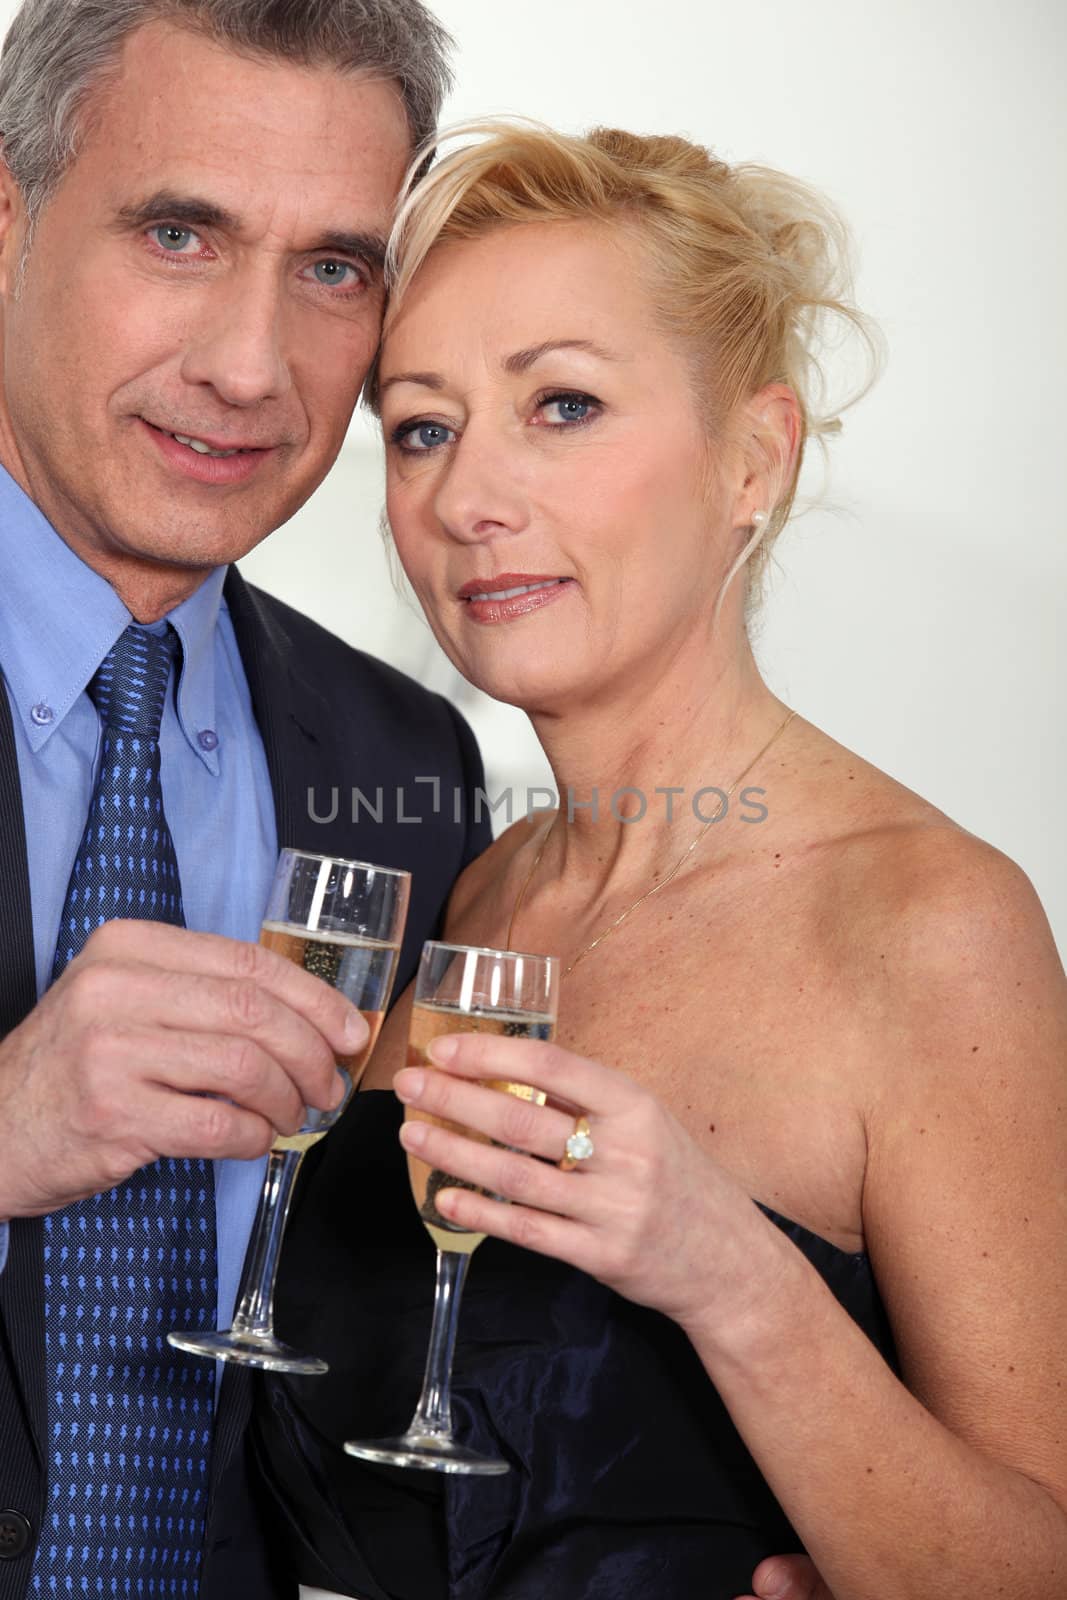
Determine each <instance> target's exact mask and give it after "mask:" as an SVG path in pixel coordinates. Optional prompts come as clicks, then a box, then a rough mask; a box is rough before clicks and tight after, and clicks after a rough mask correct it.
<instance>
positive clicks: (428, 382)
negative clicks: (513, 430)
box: [378, 339, 624, 395]
mask: <svg viewBox="0 0 1067 1600" xmlns="http://www.w3.org/2000/svg"><path fill="white" fill-rule="evenodd" d="M553 350H581V351H582V352H583V353H584V354H585V355H590V356H596V357H597V358H598V359H599V360H601V361H622V360H623V359H624V358H623V357H622V356H619V355H616V354H615V353H614V352H613V351H611V350H608V349H606V348H605V347H604V346H603V345H602V344H597V343H596V342H595V340H593V339H545V340H544V342H543V343H542V344H534V345H531V346H530V347H529V349H527V350H516V351H515V352H514V354H512V355H510V356H505V357H504V360H503V361H502V362H501V366H502V367H503V369H504V371H505V372H507V373H509V374H510V375H511V376H512V377H518V376H519V375H521V374H522V373H524V372H528V371H529V370H530V368H531V367H532V366H533V365H534V364H535V363H536V362H538V361H540V359H541V357H542V356H547V355H551V353H552V351H553ZM396 383H414V384H417V385H418V386H419V388H420V389H435V390H437V389H443V388H444V387H445V380H444V378H442V376H441V374H440V373H439V372H394V373H392V375H391V376H390V377H388V378H383V379H382V381H381V383H380V384H379V385H378V393H379V394H380V395H381V394H384V393H385V391H386V390H387V389H391V388H392V387H393V385H394V384H396Z"/></svg>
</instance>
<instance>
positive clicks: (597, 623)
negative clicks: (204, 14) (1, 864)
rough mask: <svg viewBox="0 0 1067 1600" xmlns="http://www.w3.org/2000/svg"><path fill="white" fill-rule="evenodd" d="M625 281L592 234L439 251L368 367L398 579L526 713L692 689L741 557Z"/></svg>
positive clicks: (674, 361) (719, 475)
mask: <svg viewBox="0 0 1067 1600" xmlns="http://www.w3.org/2000/svg"><path fill="white" fill-rule="evenodd" d="M634 262H635V241H634V239H633V237H632V236H631V235H630V234H629V233H628V232H626V231H623V230H614V229H611V228H607V227H603V226H600V225H596V224H584V223H583V224H570V223H528V224H520V225H517V226H510V227H507V228H501V229H499V230H497V231H495V232H493V233H490V234H488V235H486V236H485V237H483V238H480V239H476V240H472V241H464V242H456V243H449V244H447V245H443V246H440V247H438V249H437V250H435V251H434V252H432V254H431V255H430V256H429V257H428V258H427V261H426V263H425V265H424V266H423V267H422V269H421V270H420V272H419V273H418V275H417V277H416V278H415V280H414V282H413V284H412V286H411V288H410V290H409V291H408V293H407V295H406V297H405V299H404V301H403V304H402V307H401V310H400V312H399V315H398V316H397V318H396V321H395V323H394V324H393V326H392V328H391V330H390V332H389V334H388V337H387V339H386V342H385V346H384V350H383V353H382V361H381V368H380V373H381V385H380V387H381V410H382V425H383V432H384V435H385V441H386V452H387V461H388V509H389V520H390V523H391V525H392V529H393V534H394V537H395V539H396V545H397V550H398V552H399V555H400V559H401V561H402V562H403V564H404V567H405V570H406V571H407V574H408V577H409V579H410V580H411V583H412V585H413V586H414V588H415V591H416V593H417V594H418V597H419V600H420V601H421V603H422V605H423V607H424V609H425V611H426V614H427V617H428V618H429V621H430V625H431V627H432V628H433V630H434V633H435V634H436V636H437V638H438V640H439V641H440V643H441V645H442V646H443V647H444V649H445V650H446V651H447V653H448V655H449V656H450V657H451V659H452V660H453V662H454V663H455V664H456V666H457V667H458V668H459V670H460V671H461V672H462V673H463V674H464V676H465V677H467V678H468V679H470V681H471V682H473V683H475V684H477V685H478V686H479V687H480V688H482V689H485V690H486V691H487V692H488V693H489V694H491V695H494V696H495V697H497V698H498V699H501V700H507V701H510V702H512V703H513V704H516V705H521V706H523V707H524V708H525V709H526V710H528V711H531V712H536V711H538V710H544V711H547V712H552V711H554V710H557V709H560V708H561V707H562V706H563V705H564V704H566V703H573V700H574V697H575V696H579V697H581V698H583V699H586V700H589V699H592V698H596V697H597V696H598V695H600V694H607V693H609V692H610V691H611V689H612V688H616V689H618V688H621V687H623V686H629V687H632V688H633V689H634V691H635V692H636V693H638V694H639V692H640V689H641V686H642V684H643V683H645V682H646V681H651V682H653V683H655V682H657V681H659V680H661V679H662V678H663V676H664V675H665V673H667V672H668V671H670V669H671V667H672V666H679V667H680V668H681V669H682V671H683V672H684V664H685V659H686V653H687V652H692V651H693V650H694V649H696V650H700V649H702V648H703V647H704V646H705V645H706V642H707V638H708V634H709V630H710V622H711V616H712V611H713V608H714V602H715V597H716V594H717V591H718V588H719V585H720V583H721V581H722V577H723V574H724V571H725V568H726V566H727V565H728V558H727V552H728V550H729V551H731V552H732V550H733V548H734V545H735V543H736V540H735V539H734V538H733V537H732V534H733V530H734V521H735V517H734V512H735V510H736V509H738V508H737V507H735V504H734V502H735V500H736V499H737V498H738V496H737V489H738V488H739V483H740V479H739V478H738V474H737V473H736V472H733V473H731V471H730V470H729V467H728V463H726V462H725V461H715V460H714V459H713V460H712V462H711V468H712V470H711V471H710V472H709V454H708V439H707V434H706V429H705V426H704V424H703V422H702V420H701V417H700V415H699V413H698V410H697V406H696V402H695V399H694V395H693V390H692V382H691V377H690V374H689V371H688V369H687V367H686V364H685V362H684V360H683V358H682V356H681V355H680V354H679V353H678V352H677V351H676V350H675V348H674V347H673V345H672V344H670V343H669V342H668V341H667V340H666V339H665V338H664V336H663V335H662V334H661V333H660V332H659V331H658V330H657V328H656V326H655V315H654V312H655V307H654V305H653V303H652V301H651V299H650V297H649V292H648V290H647V288H646V287H645V286H644V283H645V280H644V278H643V276H642V275H641V274H640V273H639V272H638V271H636V270H635V264H634ZM514 591H519V592H518V593H515V592H514ZM694 659H695V657H694ZM613 698H614V696H613Z"/></svg>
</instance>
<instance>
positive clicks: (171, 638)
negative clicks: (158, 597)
mask: <svg viewBox="0 0 1067 1600" xmlns="http://www.w3.org/2000/svg"><path fill="white" fill-rule="evenodd" d="M177 650H178V636H177V634H176V633H175V632H174V629H173V628H172V627H170V626H168V628H167V631H166V633H149V632H148V631H147V629H145V628H139V627H138V626H137V624H136V623H135V622H131V624H130V626H129V627H128V628H127V629H126V632H125V633H124V634H122V635H121V636H120V638H119V639H118V640H117V641H116V642H115V644H114V646H113V648H112V649H111V650H109V651H108V653H107V655H106V656H105V657H104V659H103V661H102V662H101V663H100V666H99V667H98V668H97V671H96V674H95V676H94V678H93V680H92V682H91V683H90V685H89V697H90V699H91V700H92V702H93V704H94V705H95V706H96V709H97V710H98V711H99V713H100V717H101V720H102V721H103V724H104V726H105V727H106V728H114V729H116V730H117V731H118V732H119V733H128V734H130V735H131V736H132V737H133V738H137V739H158V738H159V725H160V722H161V721H162V720H163V706H164V704H165V702H166V698H167V684H168V683H169V681H170V669H171V665H172V664H173V661H174V658H175V655H176V654H177Z"/></svg>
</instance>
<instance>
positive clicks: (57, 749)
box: [0, 467, 277, 1327]
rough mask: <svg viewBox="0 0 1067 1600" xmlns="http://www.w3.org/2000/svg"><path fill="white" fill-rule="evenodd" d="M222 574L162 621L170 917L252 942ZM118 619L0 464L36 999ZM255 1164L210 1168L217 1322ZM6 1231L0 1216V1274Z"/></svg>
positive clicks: (243, 696) (233, 1283)
mask: <svg viewBox="0 0 1067 1600" xmlns="http://www.w3.org/2000/svg"><path fill="white" fill-rule="evenodd" d="M225 576H226V569H225V568H224V567H218V568H216V569H215V571H213V572H212V573H211V574H210V575H209V576H208V577H207V578H206V579H205V580H204V582H203V583H202V584H201V585H200V587H199V589H197V591H196V593H195V594H192V595H190V597H189V598H188V599H187V600H184V601H183V602H182V604H181V605H180V606H177V607H175V609H174V610H173V611H172V612H171V613H170V614H169V616H168V617H167V619H166V620H167V621H169V622H170V623H172V624H173V626H174V628H175V630H176V632H177V634H178V637H179V639H180V640H181V646H182V665H181V677H180V679H179V682H178V690H177V695H176V696H175V695H173V694H168V696H167V704H166V707H165V709H164V712H163V725H162V728H161V731H160V754H161V775H162V784H163V803H164V806H165V807H166V813H167V821H168V823H169V824H170V831H171V834H172V836H173V839H174V847H175V851H176V852H177V857H178V869H179V872H180V874H181V883H182V898H183V901H184V905H185V920H186V925H187V926H188V927H190V928H193V929H196V930H199V931H201V932H210V933H222V934H227V935H229V937H231V938H234V939H249V940H254V939H257V938H258V937H259V925H260V920H261V918H262V915H263V907H264V905H265V904H266V899H267V891H268V889H269V887H270V882H271V878H272V876H273V872H274V863H275V858H276V856H277V837H276V830H275V820H274V802H273V799H272V796H271V787H270V776H269V773H268V771H267V760H266V756H265V754H264V750H263V741H262V739H261V738H260V734H259V729H258V727H257V726H256V721H255V718H254V716H253V714H252V701H251V697H250V695H249V690H248V683H247V681H246V679H245V675H244V669H243V667H242V665H241V658H240V655H239V654H238V651H237V641H236V639H235V637H234V632H233V624H232V622H231V621H230V616H229V612H228V611H227V609H226V605H225V602H224V601H223V599H222V585H223V581H224V579H225ZM131 621H132V617H131V615H130V612H129V611H128V610H127V609H126V607H125V606H124V605H123V603H122V601H121V600H120V599H119V597H118V595H117V594H116V593H115V591H114V589H112V587H111V585H110V584H109V583H107V582H105V580H104V579H103V578H101V577H100V576H99V575H98V574H97V573H95V572H94V571H93V570H92V568H91V567H88V566H86V564H85V563H84V562H83V561H82V560H81V559H80V558H79V557H78V556H76V555H75V554H74V552H73V551H72V550H71V549H69V548H68V546H67V545H65V544H64V543H63V541H62V539H60V538H59V536H58V534H56V532H55V531H54V530H53V528H52V527H51V525H50V524H49V522H48V521H47V520H46V518H45V517H44V516H43V515H42V513H41V512H40V511H39V510H38V508H37V507H36V506H35V505H34V503H33V502H32V501H31V500H30V499H29V498H28V497H27V496H26V495H25V494H24V493H23V492H22V490H21V489H20V488H19V487H18V485H17V484H16V483H15V482H14V480H13V479H12V478H11V477H10V476H9V475H8V473H6V472H5V471H4V470H3V468H2V467H0V669H2V671H3V676H4V680H5V684H6V690H7V695H8V698H9V700H10V703H11V713H12V721H13V723H14V728H15V747H16V750H17V752H18V764H19V778H20V782H21V787H22V806H23V814H24V816H25V819H26V853H27V857H28V863H29V875H30V895H31V900H32V905H33V940H34V952H35V956H36V962H37V992H38V996H40V995H41V994H43V993H44V991H45V989H46V988H47V987H48V983H49V979H50V977H51V972H52V958H53V956H54V954H55V944H56V936H57V933H58V929H59V918H60V913H61V911H62V908H63V901H64V898H65V896H66V892H67V884H68V881H69V879H70V872H71V866H72V864H73V862H74V857H75V855H76V853H77V850H78V846H79V844H80V842H81V837H82V832H83V830H84V827H85V818H86V814H87V812H88V809H89V798H90V796H91V794H92V792H93V786H94V783H95V781H96V769H97V764H98V761H99V755H100V747H101V743H102V739H101V729H100V718H99V716H98V714H97V711H96V707H95V706H94V705H93V703H92V701H91V700H90V699H89V696H88V694H87V693H86V686H87V685H88V683H89V682H90V680H91V679H92V677H93V674H94V673H95V672H96V669H97V667H98V666H99V665H100V662H101V661H102V660H103V659H104V657H105V656H106V655H107V653H108V651H109V650H110V649H111V647H112V645H113V644H114V643H115V641H116V639H117V638H118V637H119V635H120V634H121V633H122V632H123V631H124V629H125V628H126V627H127V626H128V625H129V623H130V622H131ZM2 1138H3V1135H2V1132H0V1140H2ZM264 1166H265V1163H264V1161H217V1162H216V1163H215V1214H216V1228H217V1234H218V1283H219V1296H218V1313H219V1327H226V1326H227V1325H228V1324H229V1321H230V1318H231V1315H232V1312H233V1305H234V1301H235V1298H236V1293H237V1286H238V1282H239V1279H240V1275H241V1267H242V1264H243V1261H244V1254H245V1249H246V1247H247V1244H248V1235H249V1232H250V1229H251V1225H252V1218H253V1216H254V1214H255V1208H256V1202H257V1199H258V1197H259V1192H260V1189H261V1186H262V1182H263V1171H264ZM7 1232H8V1230H7V1226H6V1225H5V1224H0V1270H2V1267H3V1263H4V1260H5V1259H6V1255H7Z"/></svg>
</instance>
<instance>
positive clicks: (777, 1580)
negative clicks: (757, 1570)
mask: <svg viewBox="0 0 1067 1600" xmlns="http://www.w3.org/2000/svg"><path fill="white" fill-rule="evenodd" d="M759 1592H760V1596H761V1600H789V1574H788V1572H783V1570H782V1568H781V1567H771V1568H770V1570H769V1571H768V1572H766V1573H764V1575H763V1577H762V1578H761V1579H760V1587H759Z"/></svg>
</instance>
